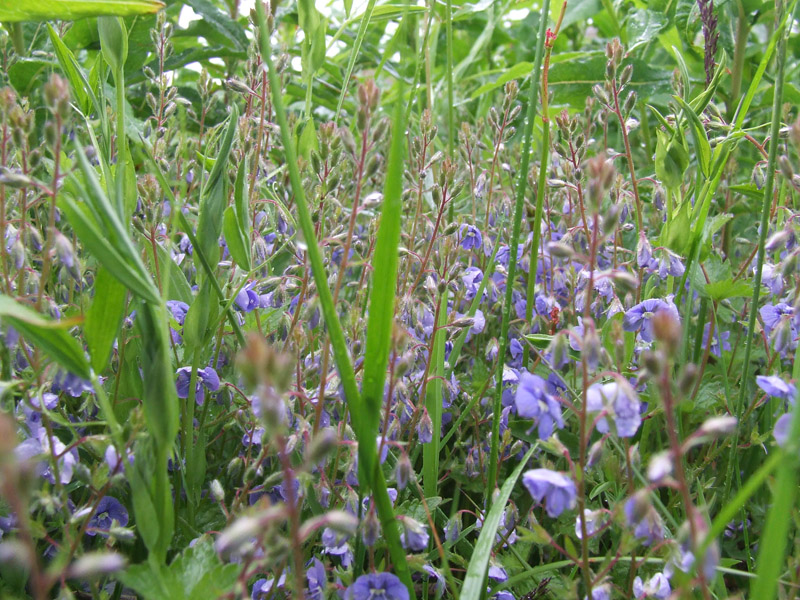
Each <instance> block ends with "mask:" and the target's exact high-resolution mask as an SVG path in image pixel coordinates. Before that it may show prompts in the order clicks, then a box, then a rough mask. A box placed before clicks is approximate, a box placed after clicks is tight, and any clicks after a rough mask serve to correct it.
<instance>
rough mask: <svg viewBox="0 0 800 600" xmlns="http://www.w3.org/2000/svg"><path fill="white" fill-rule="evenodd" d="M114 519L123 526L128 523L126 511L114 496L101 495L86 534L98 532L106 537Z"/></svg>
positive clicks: (90, 534) (92, 534)
mask: <svg viewBox="0 0 800 600" xmlns="http://www.w3.org/2000/svg"><path fill="white" fill-rule="evenodd" d="M114 521H116V522H117V523H118V524H119V525H121V526H122V527H125V525H127V524H128V511H127V510H125V507H124V506H123V505H122V503H121V502H120V501H119V500H117V499H116V498H114V497H112V496H103V497H102V498H101V499H100V502H98V503H97V510H95V512H94V516H93V517H92V518H91V519H90V520H89V527H88V528H87V529H86V535H89V536H95V535H97V534H98V533H99V534H100V535H101V536H103V537H108V531H109V530H110V529H111V524H112V523H113V522H114Z"/></svg>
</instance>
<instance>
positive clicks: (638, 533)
mask: <svg viewBox="0 0 800 600" xmlns="http://www.w3.org/2000/svg"><path fill="white" fill-rule="evenodd" d="M624 512H625V520H626V521H627V523H628V525H629V526H630V527H633V535H634V536H635V537H637V538H639V539H641V540H644V541H643V542H642V543H643V544H644V545H645V546H649V545H651V544H653V543H655V542H658V541H661V540H663V539H664V525H663V524H662V523H661V519H660V518H659V516H658V514H657V513H656V511H655V509H654V508H653V505H652V504H651V503H650V497H649V495H648V492H647V490H639V491H638V492H636V493H635V494H634V495H633V496H631V497H630V498H629V499H628V501H627V502H625V508H624Z"/></svg>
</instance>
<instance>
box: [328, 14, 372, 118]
mask: <svg viewBox="0 0 800 600" xmlns="http://www.w3.org/2000/svg"><path fill="white" fill-rule="evenodd" d="M374 9H375V0H369V2H367V8H366V9H364V14H363V16H362V17H361V22H360V23H359V25H358V33H357V34H356V39H355V42H353V47H352V48H351V49H350V58H349V59H348V60H347V69H346V70H345V72H344V79H343V80H342V91H341V92H340V93H339V100H338V102H337V103H336V114H335V115H334V117H333V121H334V123H336V122H338V121H339V113H340V112H342V104H344V99H345V96H347V90H348V87H349V86H350V77H352V75H353V68H354V67H355V66H356V60H358V53H359V52H360V51H361V44H362V43H363V42H364V36H365V35H367V28H368V27H369V22H370V19H371V18H372V11H373V10H374ZM347 12H348V13H349V12H350V11H349V10H348V11H347Z"/></svg>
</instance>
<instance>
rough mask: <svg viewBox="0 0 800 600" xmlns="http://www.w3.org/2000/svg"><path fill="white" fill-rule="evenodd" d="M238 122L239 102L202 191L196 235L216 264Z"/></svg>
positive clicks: (204, 250)
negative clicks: (228, 171) (228, 170)
mask: <svg viewBox="0 0 800 600" xmlns="http://www.w3.org/2000/svg"><path fill="white" fill-rule="evenodd" d="M238 123H239V109H238V108H237V106H236V104H233V105H232V107H231V114H230V117H228V126H227V127H226V128H225V133H224V136H223V138H222V142H220V146H219V150H218V154H217V157H216V160H215V161H214V167H213V168H212V169H211V173H209V175H208V179H207V180H206V184H205V187H204V188H203V193H202V196H201V198H200V208H199V211H200V215H199V217H198V220H197V239H198V240H199V241H200V244H201V249H202V251H203V253H204V254H205V256H206V257H207V258H209V259H210V260H212V261H213V262H214V264H216V262H217V260H218V258H217V257H218V256H219V246H218V240H219V236H220V233H222V219H223V212H224V211H225V207H226V206H227V204H228V196H227V192H226V190H227V184H228V177H227V173H226V171H227V168H228V159H229V158H230V155H231V148H232V147H233V139H234V135H235V133H236V127H237V125H238Z"/></svg>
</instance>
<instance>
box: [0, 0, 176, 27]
mask: <svg viewBox="0 0 800 600" xmlns="http://www.w3.org/2000/svg"><path fill="white" fill-rule="evenodd" d="M162 8H164V3H163V2H161V1H160V0H23V1H19V0H5V1H4V2H3V3H2V4H0V21H7V22H12V23H13V22H17V21H53V20H56V19H58V20H61V21H75V20H77V19H83V18H85V17H97V16H100V15H109V16H113V15H115V16H120V17H130V16H134V15H145V14H152V13H157V12H158V11H159V10H161V9H162Z"/></svg>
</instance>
